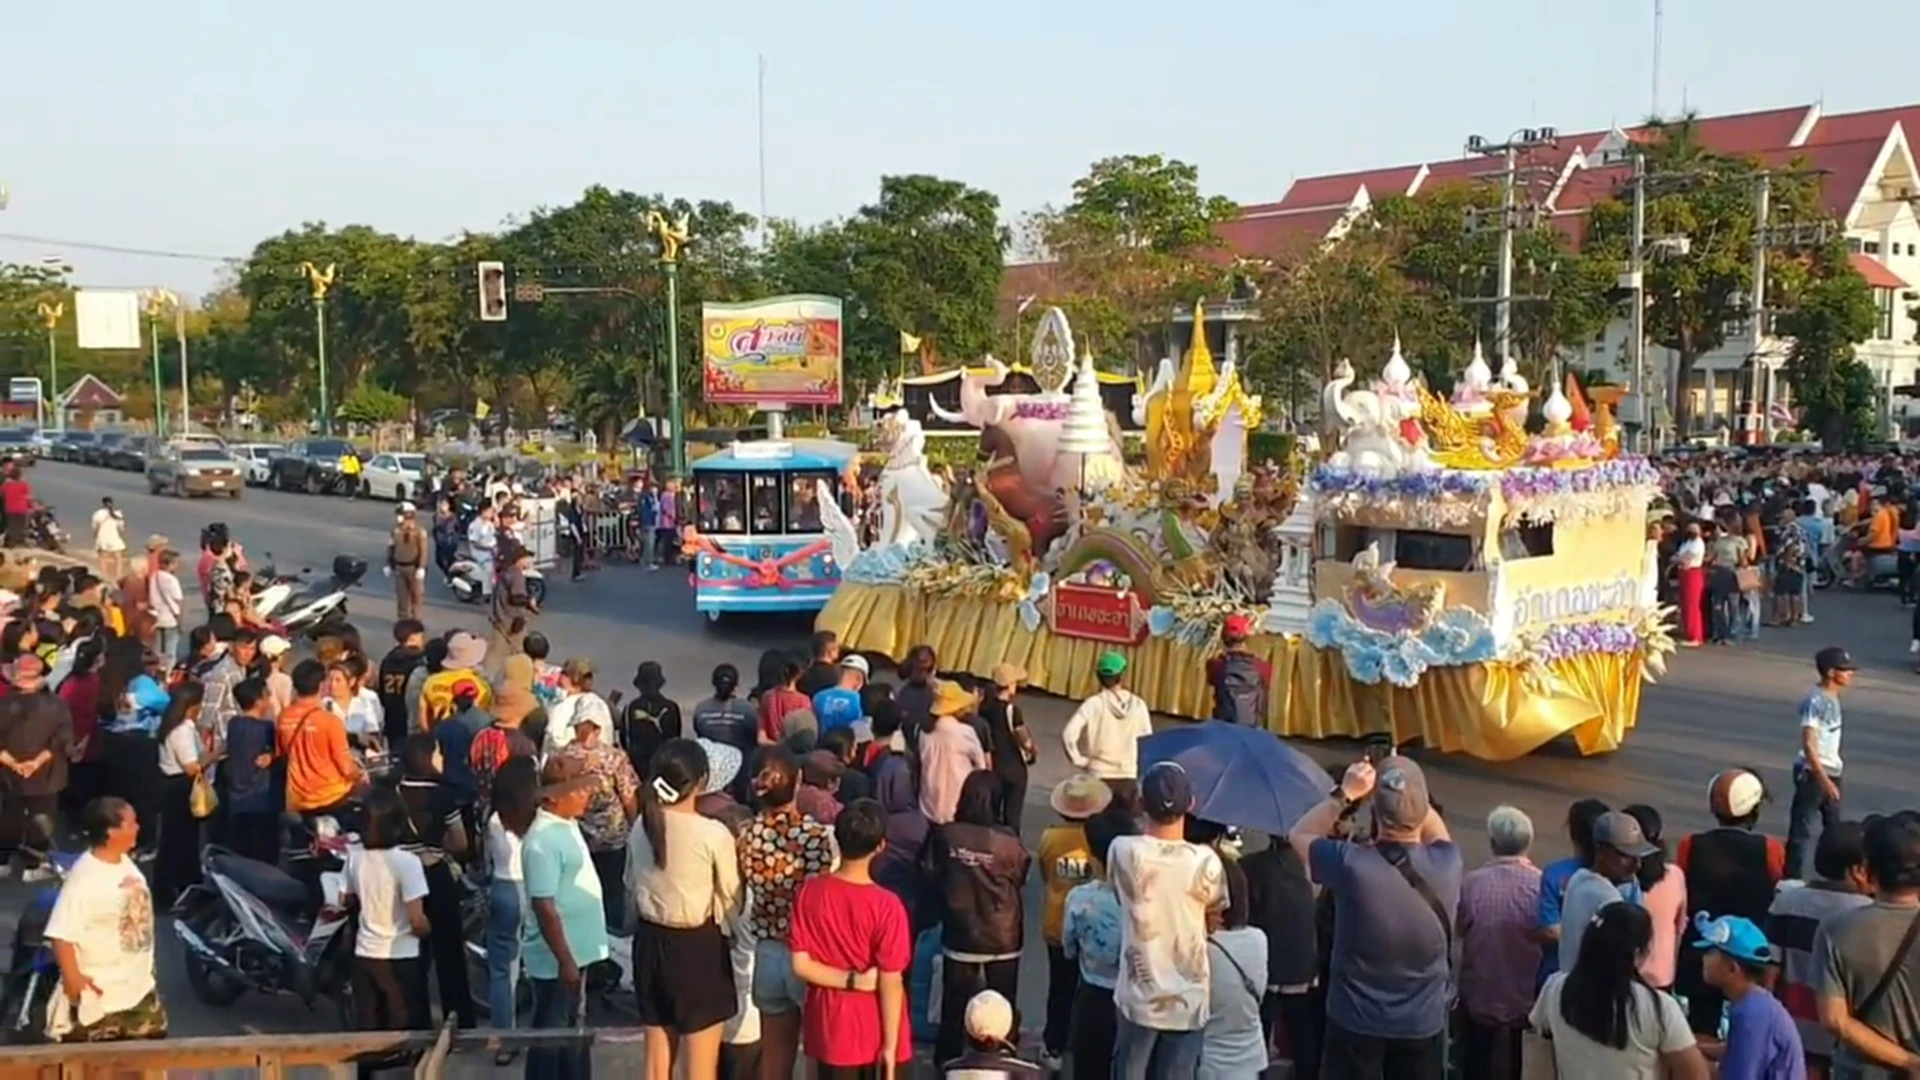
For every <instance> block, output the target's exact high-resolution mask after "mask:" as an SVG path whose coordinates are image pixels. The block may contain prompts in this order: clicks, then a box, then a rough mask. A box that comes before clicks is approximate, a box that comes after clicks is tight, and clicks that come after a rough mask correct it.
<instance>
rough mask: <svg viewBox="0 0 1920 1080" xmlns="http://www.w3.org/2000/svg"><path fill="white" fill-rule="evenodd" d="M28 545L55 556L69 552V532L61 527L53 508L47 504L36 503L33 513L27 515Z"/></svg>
mask: <svg viewBox="0 0 1920 1080" xmlns="http://www.w3.org/2000/svg"><path fill="white" fill-rule="evenodd" d="M27 543H28V544H30V545H32V546H33V547H36V548H39V549H40V550H41V551H51V552H54V553H55V554H60V553H62V552H65V551H66V550H67V530H65V529H63V528H61V527H60V521H59V519H57V518H55V517H54V516H53V508H52V507H50V506H48V505H47V504H46V503H34V504H33V512H32V513H31V514H28V515H27Z"/></svg>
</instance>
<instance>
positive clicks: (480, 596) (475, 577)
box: [447, 557, 547, 605]
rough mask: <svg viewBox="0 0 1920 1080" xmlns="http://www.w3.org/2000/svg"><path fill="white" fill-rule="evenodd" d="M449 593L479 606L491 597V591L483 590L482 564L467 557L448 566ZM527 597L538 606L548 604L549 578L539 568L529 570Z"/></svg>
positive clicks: (455, 597) (464, 601)
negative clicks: (481, 583)
mask: <svg viewBox="0 0 1920 1080" xmlns="http://www.w3.org/2000/svg"><path fill="white" fill-rule="evenodd" d="M447 591H448V592H450V593H452V594H453V598H454V599H455V600H458V601H460V602H461V603H463V604H478V603H481V602H483V601H485V600H486V599H487V597H488V596H490V595H491V590H487V589H482V588H481V585H480V564H479V563H476V562H474V561H473V560H472V559H469V558H465V557H461V558H458V559H455V560H453V562H452V563H451V564H450V565H448V567H447ZM527 595H528V596H529V597H530V598H532V600H533V602H534V603H535V604H536V605H545V604H546V602H547V577H546V575H545V574H543V573H541V572H540V568H539V567H537V566H536V567H528V568H527Z"/></svg>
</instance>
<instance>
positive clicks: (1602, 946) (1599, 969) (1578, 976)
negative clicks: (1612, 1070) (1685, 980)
mask: <svg viewBox="0 0 1920 1080" xmlns="http://www.w3.org/2000/svg"><path fill="white" fill-rule="evenodd" d="M1652 942H1653V919H1652V917H1651V916H1649V915H1648V914H1647V912H1646V909H1645V908H1643V907H1641V906H1640V905H1638V904H1632V903H1628V902H1627V901H1624V900H1615V901H1614V902H1613V903H1611V904H1608V905H1607V906H1606V907H1603V908H1601V909H1600V913H1599V914H1597V915H1595V916H1594V917H1593V923H1592V925H1590V926H1588V927H1587V931H1586V933H1585V934H1583V935H1582V936H1581V938H1580V955H1579V956H1578V957H1577V958H1576V959H1575V960H1574V962H1573V970H1572V971H1569V972H1567V978H1566V982H1564V983H1562V984H1561V986H1560V1018H1561V1019H1562V1020H1565V1021H1566V1022H1567V1025H1568V1026H1569V1027H1572V1028H1573V1029H1574V1030H1575V1031H1578V1032H1579V1033H1580V1034H1582V1035H1585V1036H1586V1037H1587V1038H1589V1039H1592V1040H1593V1041H1594V1042H1597V1043H1600V1044H1601V1045H1603V1046H1611V1047H1613V1048H1614V1049H1615V1050H1625V1049H1626V1048H1627V1039H1628V1037H1629V1036H1630V1035H1631V1034H1632V1030H1633V1016H1634V1006H1633V999H1634V993H1635V991H1634V988H1635V987H1636V986H1639V987H1643V988H1645V989H1646V991H1647V994H1648V996H1649V997H1651V996H1652V994H1653V988H1652V987H1649V986H1647V984H1646V981H1645V980H1644V979H1642V978H1641V977H1640V958H1641V957H1642V956H1645V955H1646V952H1647V947H1648V946H1649V945H1650V944H1652Z"/></svg>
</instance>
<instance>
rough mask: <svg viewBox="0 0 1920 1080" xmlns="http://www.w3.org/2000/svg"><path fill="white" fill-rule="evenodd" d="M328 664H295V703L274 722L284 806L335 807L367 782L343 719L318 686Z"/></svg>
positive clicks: (305, 810) (307, 810) (301, 809)
mask: <svg viewBox="0 0 1920 1080" xmlns="http://www.w3.org/2000/svg"><path fill="white" fill-rule="evenodd" d="M326 680H327V669H326V668H325V667H323V666H321V664H320V662H319V661H317V660H302V661H300V663H299V664H297V665H295V667H294V669H293V704H291V705H289V706H287V708H286V710H285V711H283V712H282V713H281V714H280V717H279V719H278V720H277V721H275V723H274V727H275V736H276V737H275V740H274V741H275V743H276V745H277V746H278V748H279V754H280V757H281V759H282V760H284V761H285V762H286V763H287V809H289V810H292V811H294V812H296V813H301V814H317V813H322V812H325V811H329V810H333V809H335V808H337V807H338V806H339V805H340V804H341V803H344V802H346V801H347V800H348V799H349V798H351V797H352V795H353V793H354V791H355V790H357V789H358V788H360V787H361V786H362V785H363V784H364V783H365V782H366V773H365V772H364V771H363V770H362V769H361V768H360V762H359V761H358V760H356V759H355V758H354V756H353V751H352V750H351V749H349V748H348V746H347V725H346V722H345V721H344V720H342V719H341V718H340V717H338V716H335V715H334V714H332V713H330V712H328V711H327V710H326V707H325V705H324V704H323V703H322V700H321V697H320V687H321V686H322V685H323V684H325V682H326Z"/></svg>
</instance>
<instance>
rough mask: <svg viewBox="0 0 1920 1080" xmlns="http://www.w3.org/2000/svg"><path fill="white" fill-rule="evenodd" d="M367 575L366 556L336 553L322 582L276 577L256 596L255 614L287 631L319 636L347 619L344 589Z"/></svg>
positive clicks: (302, 578) (357, 582)
mask: <svg viewBox="0 0 1920 1080" xmlns="http://www.w3.org/2000/svg"><path fill="white" fill-rule="evenodd" d="M269 572H270V568H269ZM366 576H367V561H366V560H365V559H361V558H356V557H354V556H352V555H337V556H335V557H334V560H333V573H332V574H331V575H330V576H329V577H328V578H327V579H326V580H325V581H313V580H311V579H308V578H304V577H301V578H275V579H274V583H273V584H272V585H269V586H267V587H266V588H264V589H261V590H259V592H258V593H257V594H256V595H255V597H254V601H253V610H254V614H255V615H257V616H259V617H260V618H261V619H263V620H271V621H273V622H276V623H279V624H280V625H281V626H284V627H285V628H286V630H287V632H288V633H290V634H293V633H298V634H305V635H307V636H308V637H321V636H323V635H325V634H327V633H329V632H331V631H332V630H334V629H336V628H338V627H339V626H340V625H342V624H344V623H345V622H346V621H347V590H348V589H350V588H352V587H353V586H355V585H358V584H359V583H360V579H361V578H363V577H366Z"/></svg>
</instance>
